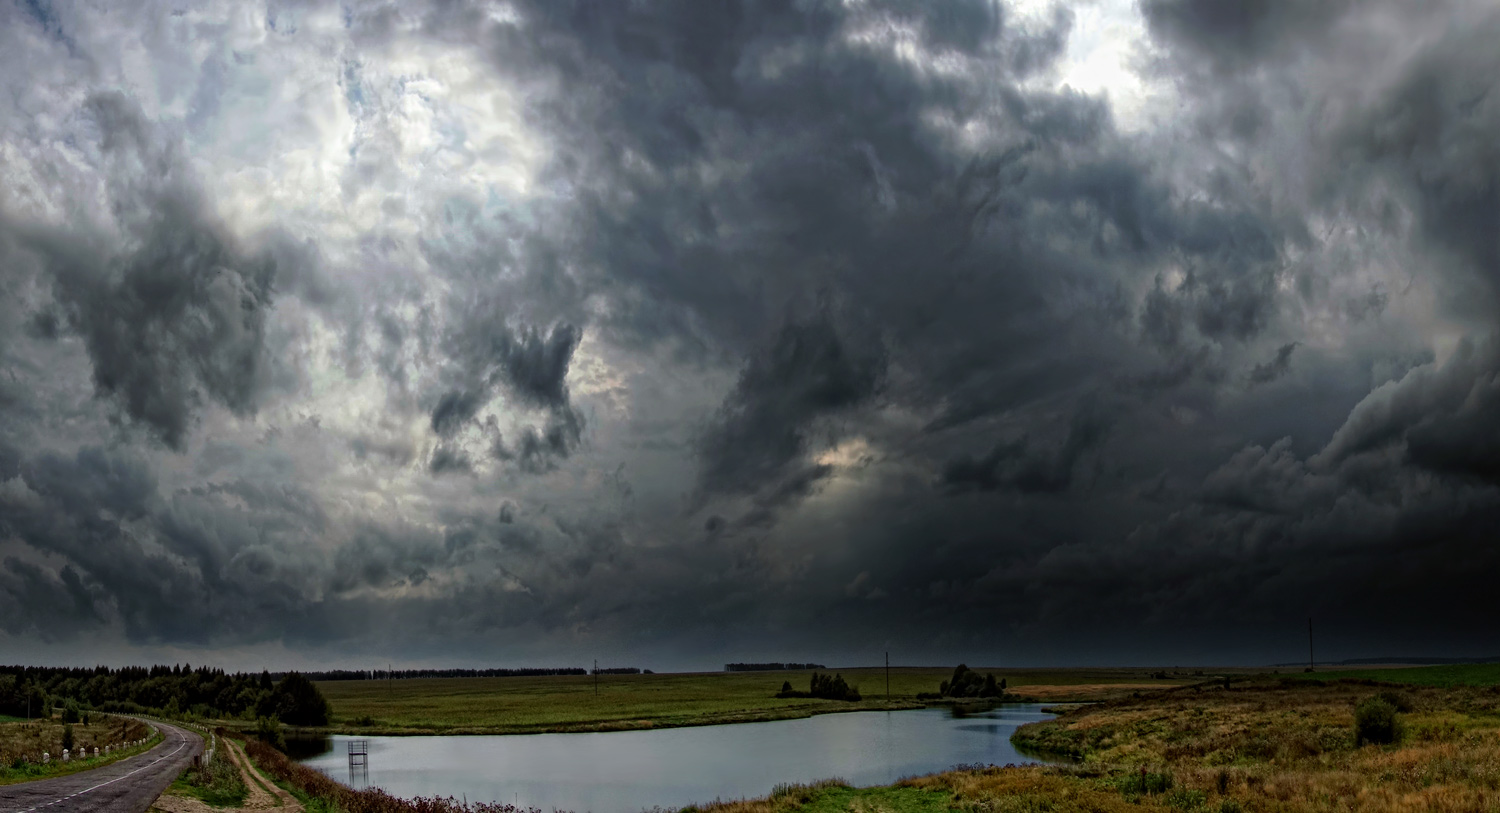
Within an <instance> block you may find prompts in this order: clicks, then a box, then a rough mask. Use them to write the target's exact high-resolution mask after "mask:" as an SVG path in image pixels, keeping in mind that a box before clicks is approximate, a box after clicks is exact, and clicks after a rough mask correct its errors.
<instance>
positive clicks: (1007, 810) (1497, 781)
mask: <svg viewBox="0 0 1500 813" xmlns="http://www.w3.org/2000/svg"><path fill="white" fill-rule="evenodd" d="M1380 691H1385V689H1383V688H1381V687H1376V686H1370V685H1360V684H1351V683H1340V684H1332V685H1319V684H1311V683H1301V682H1297V683H1292V684H1288V685H1283V684H1278V683H1273V682H1270V681H1257V682H1252V683H1250V684H1248V685H1247V684H1237V685H1236V686H1235V687H1234V688H1231V689H1228V690H1226V689H1224V688H1222V687H1215V688H1208V687H1201V688H1199V689H1180V690H1176V691H1172V692H1165V693H1151V694H1147V695H1142V696H1140V697H1134V698H1129V699H1121V700H1117V701H1112V702H1107V703H1101V704H1098V705H1095V706H1089V707H1083V708H1079V709H1077V710H1075V711H1071V712H1068V713H1066V714H1064V715H1063V716H1062V717H1060V718H1058V719H1057V720H1055V721H1052V722H1048V723H1041V724H1035V725H1032V726H1027V727H1026V728H1024V729H1022V731H1021V734H1020V735H1019V737H1018V741H1019V742H1020V743H1021V744H1023V745H1030V746H1033V747H1036V746H1050V747H1052V748H1055V749H1062V750H1066V751H1068V752H1071V753H1072V754H1073V755H1074V756H1075V757H1077V758H1078V760H1079V761H1078V762H1077V764H1074V765H1069V766H1054V767H1046V766H1030V767H1022V768H994V767H991V768H983V769H975V770H961V771H950V772H948V773H942V774H936V775H933V776H927V777H919V778H915V779H908V780H905V781H903V782H900V783H898V784H897V785H896V786H894V787H893V788H890V789H868V791H863V790H862V791H850V790H848V789H845V790H844V791H840V792H835V791H832V790H829V791H818V790H816V789H810V790H807V791H806V792H804V793H802V794H801V795H800V796H798V795H783V796H781V797H775V796H773V797H768V798H766V799H760V800H751V801H744V802H731V803H724V804H720V805H714V806H709V807H706V808H705V810H706V811H712V813H786V811H794V810H801V811H807V812H808V813H812V812H813V811H819V812H821V811H824V810H829V811H832V810H854V809H856V808H857V807H858V805H859V804H864V803H863V802H862V801H861V798H863V797H862V796H861V795H862V794H864V793H866V792H869V793H871V794H873V795H872V796H871V797H870V798H871V799H872V800H873V801H877V802H878V804H876V805H875V806H874V807H870V809H872V810H873V809H877V808H878V809H887V810H892V811H917V810H930V809H944V808H946V809H953V810H961V811H974V813H979V812H980V811H983V812H984V813H1041V812H1043V811H1045V812H1046V813H1068V812H1069V811H1097V812H1098V813H1114V812H1115V811H1120V812H1122V813H1123V811H1183V812H1184V813H1194V812H1197V813H1218V812H1220V811H1222V812H1223V813H1230V812H1231V811H1240V812H1242V813H1345V812H1346V811H1371V813H1397V811H1403V812H1404V811H1416V812H1417V813H1469V812H1470V811H1497V813H1500V690H1497V689H1476V688H1467V689H1466V688H1456V689H1439V688H1430V689H1427V688H1409V689H1405V690H1402V693H1403V697H1402V698H1401V700H1402V702H1403V703H1407V704H1409V705H1410V708H1411V710H1410V711H1409V712H1405V713H1403V714H1402V715H1401V718H1402V724H1403V727H1404V730H1405V733H1404V736H1403V738H1402V740H1401V741H1400V742H1399V743H1397V744H1394V745H1390V746H1375V745H1365V746H1363V747H1355V745H1354V735H1353V726H1354V707H1355V705H1356V704H1357V703H1359V702H1360V701H1361V700H1364V699H1366V698H1368V697H1370V696H1371V695H1374V694H1376V693H1377V692H1380ZM1143 774H1144V775H1143ZM1148 778H1149V779H1150V780H1151V781H1150V783H1149V790H1150V792H1143V788H1147V785H1148V783H1147V781H1146V780H1147V779H1148ZM903 788H911V789H917V790H923V791H929V792H931V791H936V792H940V793H941V795H940V796H939V797H937V798H940V799H941V800H942V801H941V806H940V807H938V808H933V807H931V806H930V804H931V802H930V801H929V800H922V799H913V800H911V801H910V803H909V805H908V803H907V802H903V801H902V800H901V799H900V798H897V797H893V796H889V795H886V796H881V795H880V791H882V790H885V791H897V790H900V789H903ZM851 793H852V794H853V795H854V796H856V797H860V798H849V797H850V795H851ZM835 797H837V804H830V803H831V802H834V801H835ZM866 806H867V807H868V806H869V805H866ZM858 809H864V808H862V807H860V808H858Z"/></svg>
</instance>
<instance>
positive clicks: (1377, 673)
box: [1298, 663, 1500, 687]
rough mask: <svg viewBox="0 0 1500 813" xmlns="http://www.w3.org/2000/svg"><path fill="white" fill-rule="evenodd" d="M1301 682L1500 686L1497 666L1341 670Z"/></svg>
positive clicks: (1310, 674) (1312, 674) (1313, 675)
mask: <svg viewBox="0 0 1500 813" xmlns="http://www.w3.org/2000/svg"><path fill="white" fill-rule="evenodd" d="M1298 677H1301V678H1303V679H1305V680H1318V681H1325V682H1326V681H1332V680H1378V681H1381V682H1384V683H1400V684H1405V685H1409V686H1441V687H1448V686H1495V685H1500V663H1457V664H1443V665H1441V666H1409V667H1383V668H1377V669H1345V670H1339V671H1329V672H1306V673H1303V674H1300V675H1298Z"/></svg>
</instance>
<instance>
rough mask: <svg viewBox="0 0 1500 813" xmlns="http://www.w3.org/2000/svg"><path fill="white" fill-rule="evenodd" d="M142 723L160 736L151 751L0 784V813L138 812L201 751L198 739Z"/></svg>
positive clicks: (176, 728) (191, 735)
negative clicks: (45, 776)
mask: <svg viewBox="0 0 1500 813" xmlns="http://www.w3.org/2000/svg"><path fill="white" fill-rule="evenodd" d="M147 722H150V723H151V725H153V726H155V727H157V728H158V729H160V730H161V732H162V734H163V735H164V736H163V738H162V741H161V743H160V744H159V745H157V746H156V747H155V748H152V749H151V750H150V751H147V752H146V753H144V754H137V755H136V756H133V757H130V758H128V759H122V760H119V761H118V762H111V763H110V764H108V765H105V766H104V767H102V768H95V769H93V770H92V771H83V772H82V773H75V774H71V775H68V776H59V777H58V778H56V779H42V780H38V781H36V782H22V783H21V784H19V785H0V813H31V811H37V813H43V811H45V813H85V812H87V813H94V812H95V811H98V813H104V812H105V811H108V813H142V811H144V810H146V809H147V808H149V807H151V803H152V802H154V801H156V797H158V796H160V795H161V792H162V791H164V790H166V789H167V786H168V785H170V784H172V780H173V779H176V778H177V774H179V773H181V772H182V769H183V768H185V767H187V764H188V763H189V762H190V761H192V759H193V756H194V755H195V754H197V753H198V752H200V751H202V750H203V738H202V737H200V736H198V735H197V734H194V733H192V732H191V731H184V730H183V729H180V728H178V727H176V726H171V725H166V724H165V723H158V722H152V721H147Z"/></svg>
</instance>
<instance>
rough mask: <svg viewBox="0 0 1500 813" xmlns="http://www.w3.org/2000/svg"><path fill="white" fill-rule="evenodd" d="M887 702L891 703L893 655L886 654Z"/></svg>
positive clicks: (888, 652) (887, 652)
mask: <svg viewBox="0 0 1500 813" xmlns="http://www.w3.org/2000/svg"><path fill="white" fill-rule="evenodd" d="M885 702H887V703H889V702H891V653H890V651H889V650H887V651H886V653H885Z"/></svg>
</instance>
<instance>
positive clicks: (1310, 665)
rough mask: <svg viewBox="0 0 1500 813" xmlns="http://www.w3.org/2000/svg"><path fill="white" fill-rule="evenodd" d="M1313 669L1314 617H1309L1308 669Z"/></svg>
mask: <svg viewBox="0 0 1500 813" xmlns="http://www.w3.org/2000/svg"><path fill="white" fill-rule="evenodd" d="M1312 670H1313V646H1312V619H1311V618H1309V619H1307V671H1309V672H1311V671H1312Z"/></svg>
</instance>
